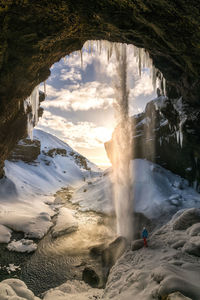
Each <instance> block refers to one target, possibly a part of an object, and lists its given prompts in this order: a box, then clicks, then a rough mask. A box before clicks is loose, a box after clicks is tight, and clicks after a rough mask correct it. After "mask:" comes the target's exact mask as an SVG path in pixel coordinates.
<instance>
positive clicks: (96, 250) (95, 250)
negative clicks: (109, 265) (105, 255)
mask: <svg viewBox="0 0 200 300" xmlns="http://www.w3.org/2000/svg"><path fill="white" fill-rule="evenodd" d="M105 248H106V246H105V244H101V245H97V246H94V247H92V248H91V249H90V255H91V256H93V257H98V256H101V255H102V252H103V250H104V249H105Z"/></svg>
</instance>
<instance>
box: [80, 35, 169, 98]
mask: <svg viewBox="0 0 200 300" xmlns="http://www.w3.org/2000/svg"><path fill="white" fill-rule="evenodd" d="M120 45H121V44H120V43H111V42H108V41H106V40H98V41H87V42H86V43H85V44H84V46H83V49H87V51H88V53H91V54H92V53H95V52H97V53H98V54H99V55H100V54H101V52H102V49H104V50H106V51H107V60H108V62H109V60H110V58H111V57H112V55H113V54H115V55H116V51H115V50H114V49H116V47H120ZM129 47H130V48H131V50H132V53H133V56H134V57H135V58H136V61H137V63H138V74H139V76H141V74H142V69H144V68H148V69H149V70H150V76H151V78H152V85H153V88H154V90H156V87H157V85H158V86H159V88H160V89H161V91H162V93H163V95H166V81H165V78H164V76H163V74H162V73H161V72H160V71H159V70H158V69H156V68H155V66H154V65H153V61H152V59H151V58H150V56H149V53H148V52H147V51H146V50H145V49H143V48H137V47H136V46H134V45H129ZM80 53H81V66H82V65H83V54H82V50H81V52H80Z"/></svg>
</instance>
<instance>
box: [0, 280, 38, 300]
mask: <svg viewBox="0 0 200 300" xmlns="http://www.w3.org/2000/svg"><path fill="white" fill-rule="evenodd" d="M0 299H1V300H39V298H38V297H35V296H34V294H33V293H32V292H31V291H30V290H29V289H28V288H27V286H26V285H25V283H24V282H23V281H21V280H19V279H6V280H4V281H2V282H0Z"/></svg>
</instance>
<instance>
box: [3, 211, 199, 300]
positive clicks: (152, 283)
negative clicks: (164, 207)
mask: <svg viewBox="0 0 200 300" xmlns="http://www.w3.org/2000/svg"><path fill="white" fill-rule="evenodd" d="M197 228H198V229H197ZM6 289H7V291H8V292H9V293H8V292H7V293H6ZM13 295H17V296H20V297H21V298H20V299H31V300H35V299H38V298H36V297H35V298H34V296H33V294H32V293H31V291H30V290H28V289H27V287H26V286H25V285H24V283H23V282H21V281H19V280H17V279H11V280H10V279H9V280H4V281H3V282H1V283H0V297H1V296H2V298H1V299H7V300H11V299H13V298H12V296H13ZM169 295H170V296H169ZM5 296H6V297H7V298H5ZM3 297H4V298H3ZM31 297H32V298H31ZM16 299H18V298H16ZM43 299H44V300H54V299H56V300H70V299H71V300H86V299H104V300H109V299H113V300H124V299H126V300H138V299H142V300H153V299H157V300H159V299H166V300H170V299H171V300H186V299H187V300H199V299H200V209H193V208H192V209H186V210H181V211H179V212H178V213H177V214H176V215H175V216H174V217H173V218H172V219H171V220H170V221H169V222H168V223H167V224H165V225H163V226H162V227H161V228H160V229H159V230H157V231H155V232H154V233H153V234H152V235H151V236H150V238H149V240H148V248H141V249H138V250H132V248H131V246H130V247H129V248H128V249H127V250H126V252H125V253H124V254H123V255H122V257H121V258H120V259H119V260H118V261H117V263H116V264H115V265H114V266H113V267H112V269H111V271H110V275H109V277H108V282H107V284H106V288H105V290H98V289H92V288H91V287H89V286H88V285H87V284H85V283H84V282H81V281H76V280H74V281H67V282H66V283H64V284H62V285H61V286H58V287H56V288H53V289H51V290H49V291H47V292H46V293H45V294H44V297H43Z"/></svg>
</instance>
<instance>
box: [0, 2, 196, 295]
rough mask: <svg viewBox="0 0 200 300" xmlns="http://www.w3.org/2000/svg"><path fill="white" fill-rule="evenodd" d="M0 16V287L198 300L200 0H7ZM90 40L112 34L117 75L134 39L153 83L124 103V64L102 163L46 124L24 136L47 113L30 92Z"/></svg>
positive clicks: (1, 290)
mask: <svg viewBox="0 0 200 300" xmlns="http://www.w3.org/2000/svg"><path fill="white" fill-rule="evenodd" d="M0 24H1V32H0V74H1V76H0V257H1V261H0V281H1V282H0V298H1V297H3V298H6V299H7V298H8V299H11V298H13V297H17V298H18V296H19V297H20V299H22V298H23V299H27V300H28V299H44V300H49V299H61V298H62V299H78V300H79V299H80V300H81V299H92V298H95V299H105V300H106V299H111V298H112V299H114V300H118V299H140V298H141V297H142V299H144V300H146V299H186V297H187V299H191V300H192V299H194V300H198V299H199V298H200V286H199V274H200V205H199V203H200V134H199V133H200V123H199V119H200V42H199V41H200V2H199V0H191V1H187V0H176V1H172V0H152V1H147V0H146V1H144V0H102V1H96V0H88V1H83V0H77V1H73V0H67V1H65V0H44V1H39V0H2V1H0ZM91 41H93V42H94V43H97V44H98V43H99V41H100V43H101V42H105V43H108V42H111V43H115V44H116V43H119V44H120V47H121V49H122V52H121V53H120V55H121V57H122V56H123V55H124V56H123V62H122V60H121V62H120V59H119V60H118V63H119V64H118V66H117V67H116V66H115V67H116V69H115V70H114V72H116V73H117V69H118V70H119V69H120V68H123V72H124V73H126V76H127V69H128V68H126V66H127V61H126V59H125V58H126V55H125V51H124V52H123V49H125V48H126V49H127V48H128V47H132V48H133V49H135V48H134V47H137V49H140V50H138V53H140V51H141V52H142V53H145V55H147V56H148V59H149V61H151V62H152V64H153V65H151V67H152V70H154V71H153V73H152V74H154V75H156V76H157V78H158V81H159V84H160V88H161V89H159V88H158V89H157V97H156V98H155V99H152V98H151V100H150V101H149V99H148V101H149V102H147V101H146V100H145V101H146V102H145V104H146V107H145V109H144V111H142V110H141V111H140V112H139V113H138V114H134V115H133V114H132V115H131V113H130V111H129V102H128V100H129V99H128V98H129V91H130V90H131V88H132V89H133V87H131V88H130V87H129V86H128V83H127V82H128V80H127V77H126V76H125V75H124V74H122V73H123V72H121V73H120V72H119V74H121V75H120V76H121V77H120V76H118V79H119V82H120V84H121V85H120V84H119V85H118V88H119V87H120V88H121V95H120V97H121V100H123V101H121V100H120V101H121V102H120V101H118V100H117V97H118V95H117V93H116V94H114V93H113V95H114V96H113V99H114V98H116V99H114V100H116V102H117V101H118V103H117V104H119V102H120V103H121V106H123V103H124V99H125V100H126V104H127V105H126V108H125V113H124V114H123V113H121V115H122V118H121V119H120V122H116V123H115V128H114V131H112V133H111V135H112V137H111V138H110V137H109V141H107V142H105V143H104V142H102V141H101V143H102V147H103V145H104V147H105V149H104V150H106V152H107V156H108V158H109V160H110V162H111V164H112V166H111V167H110V168H108V169H106V170H102V169H100V168H99V167H98V165H96V164H95V163H93V162H92V161H90V160H89V159H88V158H86V157H85V156H84V155H85V154H84V153H81V152H80V153H79V150H77V149H76V148H74V145H72V146H73V148H72V147H71V145H70V146H69V145H68V144H67V143H66V142H65V141H66V140H67V139H63V140H62V139H61V137H60V136H56V134H55V135H54V132H53V131H52V132H50V131H48V130H46V131H45V130H44V131H43V130H42V129H43V128H42V127H40V128H39V127H37V128H35V129H34V132H35V133H34V136H30V132H31V130H30V129H33V127H34V126H35V125H37V122H36V121H37V120H38V115H39V116H42V114H43V118H41V119H42V120H45V113H46V112H45V105H44V107H43V108H42V107H40V108H39V106H36V105H35V106H34V107H33V106H32V108H31V105H30V106H29V104H30V103H29V100H30V99H31V97H32V95H33V94H34V95H37V97H36V96H35V98H37V104H40V102H42V101H44V100H45V88H44V93H43V92H41V91H40V92H39V85H40V87H41V83H44V85H45V86H46V85H47V86H48V80H51V79H50V75H51V74H52V73H53V71H52V68H53V67H52V66H55V64H56V63H58V64H59V63H60V61H62V63H63V61H65V59H66V56H68V55H70V54H71V55H72V53H73V52H76V54H77V53H79V54H80V62H81V63H82V59H83V57H82V54H83V51H84V45H85V44H86V43H87V42H91ZM122 53H124V54H123V55H122ZM108 56H109V53H108ZM116 56H117V55H116ZM77 61H78V59H77ZM116 61H117V57H116ZM139 61H140V58H139ZM120 63H121V64H120ZM66 65H67V64H66ZM125 65H126V66H125ZM139 65H140V67H139V69H140V72H139V73H141V61H140V62H139V63H138V66H139ZM105 66H106V67H105V68H106V70H108V64H106V63H105ZM142 68H145V67H144V66H143V67H142ZM148 72H149V73H150V71H149V70H148ZM119 74H118V75H119ZM123 75H124V78H125V79H124V81H123V80H122V77H123ZM148 75H149V74H148ZM111 76H113V74H111V75H110V77H111ZM140 76H141V74H140ZM116 77H117V76H116ZM114 79H116V78H114ZM154 79H155V76H154ZM156 80H157V79H156ZM46 81H47V82H46ZM110 83H111V81H109V83H108V85H109V84H110ZM126 83H127V84H126ZM52 86H53V85H52ZM74 86H75V85H74ZM68 87H69V85H67V84H66V89H68ZM79 87H80V86H79ZM59 88H60V87H59ZM129 88H130V89H129ZM134 88H135V87H134ZM69 89H70V88H69ZM74 89H76V87H74ZM80 90H81V89H80ZM113 90H114V88H113ZM116 90H117V89H116ZM101 93H103V92H102V90H101ZM152 94H154V95H155V90H154V92H152V93H151V95H152ZM124 95H125V96H126V97H123V96H124ZM88 97H90V95H89V96H88ZM83 99H84V100H83V102H84V104H85V103H86V100H85V98H83ZM96 99H97V98H95V100H96ZM46 100H47V101H46V102H48V101H49V100H50V101H51V100H52V99H51V98H50V99H46ZM62 100H63V99H62ZM65 100H66V99H64V101H65ZM72 100H73V99H72ZM114 100H113V102H112V103H111V104H112V109H113V108H114V106H115V104H116V103H115V102H114ZM64 101H63V102H64ZM30 102H31V101H30ZM141 107H142V106H141ZM92 109H93V107H92ZM98 109H102V107H100V108H98ZM142 109H143V108H142ZM79 110H81V109H80V107H79ZM34 111H37V117H36V119H37V120H36V119H35V120H34V117H35V116H34ZM60 111H62V113H63V111H64V109H62V107H61V108H60ZM74 112H75V110H74V111H73V113H74ZM81 113H82V114H83V115H84V117H85V118H88V115H87V113H86V112H85V111H84V109H83V110H82V111H81ZM96 114H99V115H100V112H96ZM102 115H103V117H102ZM102 115H101V117H102V119H103V121H104V122H105V123H106V122H107V119H106V117H105V111H103V109H102ZM113 115H114V113H113ZM32 117H33V119H32V120H34V121H32V120H31V122H32V123H31V128H29V126H27V124H29V121H30V120H29V118H32ZM95 117H96V115H95V114H94V113H93V118H95ZM77 118H79V116H78V117H77ZM66 119H67V117H66ZM70 121H71V120H70ZM86 121H87V122H89V120H88V119H87V120H86ZM117 121H118V120H117ZM38 124H39V123H38ZM59 124H60V123H59V122H58V123H56V126H57V127H60V128H59V130H60V131H62V130H63V127H62V126H59ZM40 126H41V124H40ZM48 128H50V125H48V124H47V126H46V129H48ZM66 128H67V127H66ZM112 130H113V128H112ZM81 134H84V130H83V131H82V132H81ZM66 135H67V136H68V137H69V129H68V128H67V129H66ZM111 135H110V136H111ZM120 136H122V138H121V139H120ZM118 137H119V138H118ZM95 138H97V134H96V135H95ZM116 141H117V142H118V143H116ZM78 142H80V140H79V141H78ZM116 145H117V146H116ZM118 146H119V147H118ZM77 151H78V152H77ZM116 152H117V155H116ZM111 164H109V166H110V165H111ZM116 196H117V197H116ZM144 233H145V235H144ZM20 252H21V253H20ZM13 272H16V273H13ZM14 274H15V275H14ZM2 280H3V281H2ZM2 295H3V296H2ZM35 295H36V296H35ZM119 295H120V296H119ZM21 297H22V298H21ZM38 297H39V298H38ZM60 297H61V298H60ZM188 297H189V298H188Z"/></svg>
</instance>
